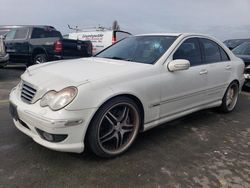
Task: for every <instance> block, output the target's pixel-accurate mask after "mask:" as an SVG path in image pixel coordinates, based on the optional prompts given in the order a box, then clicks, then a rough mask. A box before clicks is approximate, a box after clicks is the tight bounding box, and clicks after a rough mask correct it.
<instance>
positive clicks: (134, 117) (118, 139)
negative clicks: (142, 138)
mask: <svg viewBox="0 0 250 188" xmlns="http://www.w3.org/2000/svg"><path fill="white" fill-rule="evenodd" d="M140 124H141V116H140V110H139V108H138V106H137V104H136V103H135V102H134V101H133V100H132V99H130V98H127V97H117V98H114V99H111V100H110V101H108V102H106V103H105V104H104V105H103V106H101V107H100V109H99V110H98V111H97V113H96V114H95V116H94V117H93V119H92V122H91V123H90V125H89V129H88V132H87V135H86V136H87V139H88V145H89V148H90V149H91V150H92V152H94V153H95V154H96V155H97V156H100V157H106V158H108V157H116V156H118V155H120V154H122V153H124V152H125V151H126V150H127V149H128V148H129V147H130V146H131V145H132V144H133V142H134V141H135V139H136V137H137V135H138V132H139V127H140Z"/></svg>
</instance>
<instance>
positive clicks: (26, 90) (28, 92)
mask: <svg viewBox="0 0 250 188" xmlns="http://www.w3.org/2000/svg"><path fill="white" fill-rule="evenodd" d="M35 94H36V89H34V88H33V87H32V86H31V85H28V84H27V83H23V84H22V89H21V99H22V100H23V101H24V102H26V103H29V104H30V103H31V102H32V100H33V98H34V96H35Z"/></svg>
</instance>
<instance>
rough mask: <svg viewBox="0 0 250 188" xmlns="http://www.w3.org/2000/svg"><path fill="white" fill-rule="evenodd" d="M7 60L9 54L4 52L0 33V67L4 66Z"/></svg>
mask: <svg viewBox="0 0 250 188" xmlns="http://www.w3.org/2000/svg"><path fill="white" fill-rule="evenodd" d="M8 61H9V54H7V53H6V50H5V45H4V42H3V36H2V35H0V68H1V67H4V66H5V65H6V64H7V62H8Z"/></svg>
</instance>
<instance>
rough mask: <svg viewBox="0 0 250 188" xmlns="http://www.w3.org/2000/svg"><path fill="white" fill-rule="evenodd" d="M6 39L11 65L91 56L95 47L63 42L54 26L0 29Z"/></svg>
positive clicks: (87, 43) (88, 43) (84, 42)
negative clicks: (4, 33) (4, 32)
mask: <svg viewBox="0 0 250 188" xmlns="http://www.w3.org/2000/svg"><path fill="white" fill-rule="evenodd" d="M3 30H5V31H7V30H9V31H8V32H7V34H6V35H5V45H6V51H7V53H9V55H10V60H9V61H10V63H12V62H14V63H24V64H27V65H32V64H38V63H43V62H47V61H54V60H60V59H73V58H80V57H89V56H92V43H91V42H90V41H79V40H70V39H63V37H62V34H61V33H60V32H59V31H57V30H56V29H55V28H54V27H52V26H0V32H1V31H3Z"/></svg>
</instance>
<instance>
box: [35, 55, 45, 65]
mask: <svg viewBox="0 0 250 188" xmlns="http://www.w3.org/2000/svg"><path fill="white" fill-rule="evenodd" d="M47 60H48V59H47V56H46V54H43V53H41V54H36V55H35V56H34V58H33V61H32V65H37V64H40V63H45V62H47Z"/></svg>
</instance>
